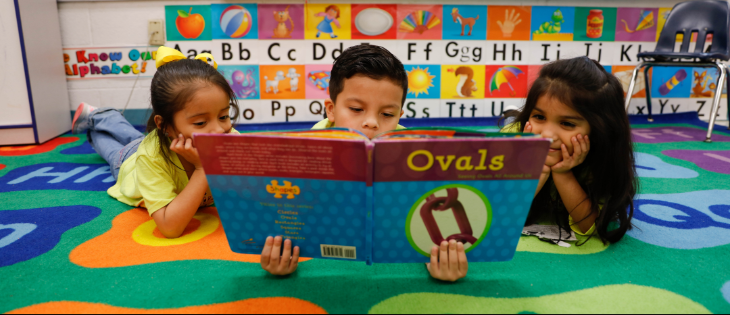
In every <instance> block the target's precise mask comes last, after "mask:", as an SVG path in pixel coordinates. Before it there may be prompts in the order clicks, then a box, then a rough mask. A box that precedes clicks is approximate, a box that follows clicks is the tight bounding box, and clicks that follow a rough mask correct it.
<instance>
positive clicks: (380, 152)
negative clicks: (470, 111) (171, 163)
mask: <svg viewBox="0 0 730 315" xmlns="http://www.w3.org/2000/svg"><path fill="white" fill-rule="evenodd" d="M194 140H195V146H196V147H197V149H198V152H199V154H200V158H201V161H202V163H203V168H204V169H205V173H206V176H207V179H208V184H209V186H210V189H211V192H212V193H213V199H214V200H215V205H216V207H217V209H218V213H219V215H220V218H221V222H222V223H223V229H224V230H225V232H226V237H227V238H228V242H229V243H230V247H231V250H233V251H234V252H238V253H246V254H260V253H261V250H262V249H263V246H264V243H265V241H266V238H267V237H268V236H276V235H282V236H283V237H284V238H288V239H291V241H292V243H293V245H294V246H299V248H300V255H301V256H303V257H313V258H333V259H342V260H353V261H365V262H367V263H368V264H370V263H373V262H375V263H405V262H427V261H429V257H430V250H431V248H432V247H433V246H434V245H435V244H440V243H441V241H443V240H452V239H453V240H457V241H460V242H462V243H463V244H464V247H465V249H466V252H467V258H468V260H469V261H473V262H480V261H505V260H510V259H512V256H513V255H514V252H515V249H516V247H517V243H518V241H519V238H520V235H521V233H522V228H523V225H524V223H525V220H526V217H527V213H528V211H529V209H530V204H531V203H532V199H533V197H534V195H535V190H536V188H537V183H538V179H539V177H540V172H541V170H542V167H543V164H544V163H545V158H546V156H547V153H548V148H549V146H550V140H548V139H544V138H539V137H537V136H534V135H527V134H507V133H485V132H476V131H471V130H462V129H457V128H415V129H405V130H397V131H390V132H386V133H383V134H381V135H379V136H378V137H376V138H374V139H372V140H371V139H368V138H367V137H366V136H364V135H363V134H362V133H360V132H358V131H355V130H348V129H342V128H331V129H323V130H302V131H287V132H255V133H246V134H240V135H230V134H221V135H212V134H196V135H194Z"/></svg>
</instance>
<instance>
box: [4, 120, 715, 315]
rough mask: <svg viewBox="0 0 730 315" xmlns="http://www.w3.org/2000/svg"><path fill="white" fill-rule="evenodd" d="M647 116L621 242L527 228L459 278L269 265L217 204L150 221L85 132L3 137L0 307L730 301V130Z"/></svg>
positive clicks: (400, 308) (602, 309)
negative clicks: (235, 234)
mask: <svg viewBox="0 0 730 315" xmlns="http://www.w3.org/2000/svg"><path fill="white" fill-rule="evenodd" d="M705 126H706V124H705ZM479 128H481V127H479ZM633 128H634V139H635V141H636V151H637V152H639V153H640V154H637V165H638V166H639V169H638V172H639V174H640V175H641V178H640V180H641V194H640V195H638V196H637V200H638V201H637V205H638V208H637V215H636V218H635V220H634V221H633V223H634V224H635V225H636V228H635V229H634V230H632V231H631V232H630V233H629V234H628V235H626V237H624V239H623V240H622V241H621V242H619V243H616V244H611V245H609V246H603V245H602V244H601V243H600V242H598V241H591V242H589V243H588V244H586V245H585V246H582V247H575V246H574V247H571V248H567V249H565V248H561V247H557V246H555V245H550V244H547V243H544V242H540V241H537V240H536V239H535V238H533V237H522V239H521V240H520V244H519V245H518V252H517V253H516V254H515V256H514V259H513V260H512V261H509V262H500V263H471V264H470V265H469V272H468V276H467V277H466V278H465V279H462V280H460V281H458V282H456V283H443V282H440V281H437V280H433V279H431V278H430V277H429V275H428V272H427V271H426V268H425V266H424V265H423V264H375V265H373V266H366V265H365V264H364V263H352V262H342V261H332V260H322V259H312V260H307V261H304V262H301V263H300V265H299V270H298V271H297V272H296V273H295V274H293V275H291V276H289V277H275V276H270V275H268V274H267V273H266V272H265V271H263V270H262V269H261V267H260V266H259V264H258V263H256V261H257V259H258V257H257V256H255V255H238V254H233V253H231V252H230V250H227V249H228V247H227V246H228V245H227V242H226V240H225V236H224V234H223V231H222V227H221V226H220V224H219V222H218V221H216V220H217V214H216V213H215V211H210V212H209V213H208V214H202V215H201V216H200V222H201V223H200V227H198V228H197V230H195V231H193V232H192V233H190V234H189V237H187V238H186V239H183V240H182V241H178V242H177V243H173V242H171V241H169V240H164V239H160V238H156V237H155V236H154V235H152V234H151V233H147V234H149V235H142V234H144V226H145V225H144V223H145V222H147V221H149V220H150V218H149V217H148V216H147V215H146V213H145V212H144V210H140V209H132V208H131V207H128V206H126V205H124V204H122V203H120V202H117V201H116V200H114V199H112V198H111V197H109V196H108V195H107V194H106V191H105V190H106V188H108V187H110V186H111V185H112V182H110V180H109V179H108V178H109V176H110V174H109V173H108V169H104V167H105V166H106V164H105V162H104V160H102V158H101V157H99V156H98V155H97V154H95V153H93V151H91V149H90V147H89V145H88V143H87V142H85V141H86V139H85V136H83V135H81V136H78V135H64V136H62V137H60V138H57V139H55V140H53V141H51V142H49V143H46V144H44V145H40V146H35V147H0V279H2V281H0V312H3V313H5V312H11V311H16V312H21V313H23V312H33V313H36V312H71V313H73V312H105V313H106V312H145V311H156V312H203V313H208V312H240V313H261V312H301V313H310V312H314V313H317V312H320V313H321V312H327V313H413V312H419V313H420V312H423V313H573V312H576V313H577V312H581V313H583V312H590V313H618V312H621V313H627V312H631V313H637V312H638V313H728V312H730V132H728V131H727V129H726V128H721V127H718V129H719V130H718V131H716V132H715V136H716V137H717V138H716V139H714V140H715V141H714V142H713V143H703V142H700V141H698V140H697V136H696V135H695V133H698V134H702V133H704V129H703V127H702V124H701V123H699V122H698V121H696V120H694V119H692V120H688V121H686V122H673V123H668V124H659V123H657V124H651V125H648V124H635V125H633ZM637 132H638V133H639V134H638V135H637ZM211 218H212V219H211ZM216 224H217V225H216ZM216 226H217V227H216ZM206 229H207V230H206ZM211 231H214V232H211ZM140 235H141V236H140ZM145 240H148V241H149V240H154V242H155V243H154V244H152V243H149V242H151V241H149V242H148V241H145ZM145 242H147V243H145Z"/></svg>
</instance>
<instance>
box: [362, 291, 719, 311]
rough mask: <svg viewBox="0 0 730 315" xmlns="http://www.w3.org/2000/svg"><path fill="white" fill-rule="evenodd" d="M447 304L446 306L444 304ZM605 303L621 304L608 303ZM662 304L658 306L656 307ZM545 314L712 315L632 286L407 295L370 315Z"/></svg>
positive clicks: (682, 300) (669, 296) (692, 304)
mask: <svg viewBox="0 0 730 315" xmlns="http://www.w3.org/2000/svg"><path fill="white" fill-rule="evenodd" d="M444 301H448V303H444ZM607 301H621V303H611V302H607ZM659 301H661V303H658V302H659ZM537 312H540V313H541V314H547V313H697V314H711V313H710V311H709V310H708V309H707V308H705V307H704V306H702V305H701V304H699V303H697V302H695V301H692V300H690V299H688V298H686V297H684V296H681V295H679V294H676V293H673V292H670V291H667V290H663V289H657V288H652V287H646V286H639V285H633V284H615V285H607V286H601V287H595V288H590V289H584V290H579V291H571V292H566V293H560V294H553V295H544V296H539V297H527V298H493V297H476V296H468V295H461V294H446V293H406V294H401V295H398V296H394V297H392V298H389V299H386V300H384V301H382V302H380V303H378V304H377V305H375V306H373V308H371V309H370V312H369V313H370V314H393V313H409V314H410V313H429V314H466V313H469V314H472V313H474V314H477V313H478V314H484V313H490V314H518V313H520V314H522V313H528V314H530V313H532V314H537Z"/></svg>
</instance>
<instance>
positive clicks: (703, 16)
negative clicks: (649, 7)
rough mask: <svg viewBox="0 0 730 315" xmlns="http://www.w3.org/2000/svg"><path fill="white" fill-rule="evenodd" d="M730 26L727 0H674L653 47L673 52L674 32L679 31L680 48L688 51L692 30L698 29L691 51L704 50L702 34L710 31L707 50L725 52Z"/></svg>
mask: <svg viewBox="0 0 730 315" xmlns="http://www.w3.org/2000/svg"><path fill="white" fill-rule="evenodd" d="M728 29H730V9H728V3H727V1H717V0H699V1H688V2H682V3H677V4H676V5H675V6H674V8H672V11H671V12H670V13H669V16H668V17H667V21H666V23H664V28H663V29H662V32H661V34H659V40H658V41H657V46H656V49H655V50H654V51H656V52H673V51H674V46H675V42H676V38H677V34H682V36H683V40H682V46H681V47H680V52H684V53H687V52H688V50H689V44H690V41H691V38H692V33H693V32H697V43H696V46H695V51H694V52H689V53H703V52H704V51H702V50H703V49H704V47H705V38H706V37H707V34H710V33H711V34H712V47H710V51H709V52H710V53H721V54H723V55H728V54H730V52H729V51H728V41H730V35H728Z"/></svg>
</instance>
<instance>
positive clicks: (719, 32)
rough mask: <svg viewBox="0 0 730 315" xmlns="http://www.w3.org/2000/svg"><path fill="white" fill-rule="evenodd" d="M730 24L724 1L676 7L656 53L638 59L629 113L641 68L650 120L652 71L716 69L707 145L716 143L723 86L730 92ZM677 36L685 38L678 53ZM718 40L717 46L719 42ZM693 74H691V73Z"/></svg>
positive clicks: (705, 0)
mask: <svg viewBox="0 0 730 315" xmlns="http://www.w3.org/2000/svg"><path fill="white" fill-rule="evenodd" d="M729 25H730V6H729V5H728V2H726V1H721V0H697V1H685V2H681V3H677V4H676V5H674V7H673V8H672V12H671V13H670V14H669V16H668V17H667V21H666V23H665V25H664V29H663V30H662V32H661V34H659V39H658V40H657V47H656V48H655V49H654V51H653V52H639V53H638V54H637V57H638V58H639V59H640V60H641V62H640V63H639V64H638V65H637V66H636V68H635V69H634V72H633V75H632V76H631V82H630V83H629V90H628V91H627V93H626V94H627V95H626V104H625V106H626V112H627V113H628V111H629V106H630V105H631V96H632V94H634V86H635V85H636V77H637V76H638V74H639V70H640V69H642V68H643V69H644V78H645V80H644V85H645V89H646V106H647V109H648V121H649V122H652V121H654V119H653V118H652V115H651V80H650V79H649V69H651V68H652V67H654V66H668V67H682V66H690V67H714V68H716V69H717V70H718V71H719V74H720V75H719V77H718V78H717V86H716V88H715V97H714V100H713V102H712V108H711V110H710V125H709V126H708V128H707V137H706V138H705V142H712V140H711V137H712V130H713V128H714V127H715V120H716V118H717V112H718V110H719V109H720V98H721V97H722V87H723V84H726V83H727V85H728V89H730V80H727V75H728V73H729V72H730V68H728V66H726V65H725V64H723V63H722V61H728V60H729V59H730V47H728V45H729V44H730V34H728V26H729ZM677 34H682V35H683V40H682V45H681V46H680V47H679V51H676V48H674V47H675V43H676V36H677ZM693 34H696V35H697V36H696V38H697V42H696V45H695V48H694V49H693V50H694V51H690V43H691V41H692V38H693V36H692V35H693ZM709 34H712V35H713V43H711V44H710V47H711V48H708V50H707V51H703V50H704V49H705V40H706V37H707V36H708V35H709ZM715 40H717V43H715ZM688 75H689V74H688ZM728 105H729V107H730V97H729V98H728ZM728 118H729V119H730V108H728Z"/></svg>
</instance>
